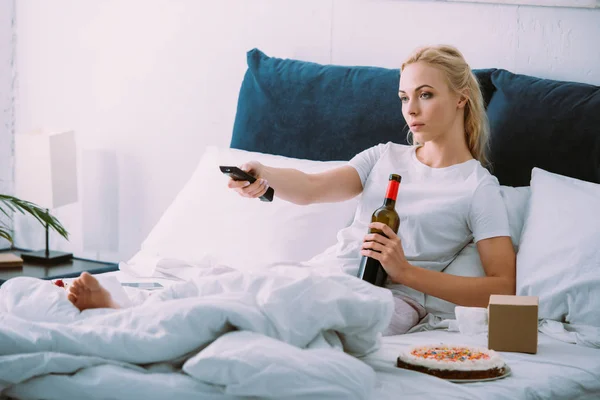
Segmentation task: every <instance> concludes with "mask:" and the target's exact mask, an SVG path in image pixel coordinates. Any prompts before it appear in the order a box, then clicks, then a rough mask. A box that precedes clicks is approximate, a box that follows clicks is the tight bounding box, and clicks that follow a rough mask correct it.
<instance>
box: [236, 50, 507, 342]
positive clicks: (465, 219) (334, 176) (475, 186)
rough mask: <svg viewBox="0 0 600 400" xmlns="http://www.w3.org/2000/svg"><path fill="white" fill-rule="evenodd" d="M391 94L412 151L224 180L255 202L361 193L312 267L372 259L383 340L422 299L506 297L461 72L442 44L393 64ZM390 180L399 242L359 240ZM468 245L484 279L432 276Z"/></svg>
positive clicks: (476, 123)
mask: <svg viewBox="0 0 600 400" xmlns="http://www.w3.org/2000/svg"><path fill="white" fill-rule="evenodd" d="M398 96H399V97H400V101H401V103H402V114H403V116H404V119H405V120H406V123H407V124H408V126H409V128H410V131H409V142H411V143H413V145H412V146H405V145H399V144H394V143H391V142H390V143H386V144H380V145H377V146H375V147H372V148H370V149H367V150H365V151H363V152H361V153H360V154H358V155H356V156H355V157H354V158H353V159H352V160H350V162H349V163H348V165H347V166H343V167H340V168H337V169H333V170H330V171H327V172H324V173H320V174H312V175H309V174H305V173H302V172H300V171H296V170H290V169H278V168H272V167H268V166H265V165H261V164H260V163H257V162H250V163H248V164H246V165H245V166H243V167H242V168H244V169H246V170H247V171H249V172H250V173H251V174H253V175H255V176H258V177H259V178H260V179H258V180H257V181H256V182H255V183H253V184H251V185H249V184H248V183H247V182H239V181H237V182H236V181H233V180H231V181H230V182H229V187H231V188H233V189H235V190H237V191H238V192H239V193H240V194H241V195H242V196H246V197H259V196H261V195H263V194H264V193H265V191H266V189H267V188H268V187H269V185H270V186H272V187H273V188H274V189H275V193H276V195H277V196H278V197H280V198H282V199H285V200H288V201H291V202H293V203H297V204H311V203H319V202H335V201H342V200H346V199H349V198H352V197H354V196H357V195H359V194H362V197H361V201H360V205H359V208H358V211H357V214H356V217H355V220H354V222H353V223H352V225H351V226H350V227H348V228H346V229H344V230H343V231H341V232H340V234H339V235H338V239H339V241H338V244H337V245H336V246H334V247H333V248H331V249H329V250H328V251H326V252H325V253H324V254H322V255H320V256H317V257H316V258H315V259H313V260H312V261H311V262H313V263H322V264H328V265H332V264H337V265H338V266H339V267H340V268H342V269H344V270H345V271H347V272H348V273H351V274H356V272H357V269H358V261H357V260H358V259H359V258H360V256H369V257H372V258H375V259H377V260H379V261H380V262H381V264H382V265H383V267H384V269H385V270H386V272H387V273H388V276H389V284H388V285H387V287H388V288H389V289H390V290H392V292H393V293H394V298H395V302H396V313H395V315H394V317H393V318H392V322H391V324H390V327H389V328H388V330H387V332H385V334H390V335H391V334H401V333H405V332H406V331H408V330H409V329H410V328H411V327H412V326H414V325H415V324H417V322H418V321H419V319H421V318H422V317H423V316H424V315H425V314H426V311H425V309H424V307H423V303H424V294H428V295H431V296H435V297H439V298H442V299H444V300H447V301H450V302H452V303H455V304H457V305H463V306H473V307H486V306H487V304H488V301H489V297H490V294H514V293H515V262H516V261H515V260H516V257H515V253H514V250H513V246H512V243H511V239H510V233H509V226H508V217H507V214H506V209H505V206H504V203H503V201H502V198H501V195H500V187H499V184H498V180H497V179H496V178H495V177H494V176H492V175H491V174H490V172H489V171H488V170H487V169H486V168H484V166H487V164H488V160H487V158H486V148H487V142H488V137H489V127H488V121H487V117H486V114H485V110H484V104H483V98H482V94H481V90H480V88H479V85H478V83H477V80H476V78H475V76H474V75H473V73H472V72H471V69H470V67H469V65H468V64H467V62H466V61H465V59H464V57H463V56H462V54H461V53H460V52H459V51H458V50H457V49H456V48H454V47H451V46H433V47H425V48H422V49H419V50H417V51H416V52H414V53H413V54H412V55H411V56H410V57H409V58H408V59H407V60H406V61H405V62H404V64H402V68H401V75H400V87H399V91H398ZM366 134H368V133H366ZM391 173H397V174H400V175H401V176H402V183H401V185H400V190H399V193H398V200H397V202H396V211H397V212H398V214H399V215H400V221H401V222H400V229H399V231H398V234H397V235H396V234H395V233H394V232H393V231H392V230H391V229H389V228H388V227H387V226H386V225H384V224H379V223H374V225H371V226H372V227H374V228H377V229H381V230H383V232H384V233H385V234H386V236H387V237H388V238H385V237H384V236H382V235H378V234H366V233H367V231H368V229H369V224H370V220H371V213H372V212H373V211H374V210H375V209H376V208H378V207H379V206H380V205H381V202H382V195H383V194H384V193H385V188H386V185H387V183H388V176H389V174H391ZM365 235H366V236H365ZM472 241H475V242H476V244H477V249H478V251H479V255H480V257H481V261H482V264H483V267H484V270H485V274H486V276H485V277H478V278H472V277H460V276H454V275H448V274H444V273H443V272H441V271H442V270H443V269H444V268H445V267H446V266H447V265H448V264H449V263H450V262H452V260H454V258H455V257H456V255H457V254H458V252H459V251H460V250H461V249H463V248H464V247H465V246H466V245H467V244H469V243H470V242H472Z"/></svg>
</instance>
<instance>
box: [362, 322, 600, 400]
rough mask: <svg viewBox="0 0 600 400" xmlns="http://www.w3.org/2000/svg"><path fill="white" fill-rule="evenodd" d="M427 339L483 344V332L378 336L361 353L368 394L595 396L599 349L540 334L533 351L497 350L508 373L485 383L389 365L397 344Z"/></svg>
mask: <svg viewBox="0 0 600 400" xmlns="http://www.w3.org/2000/svg"><path fill="white" fill-rule="evenodd" d="M428 343H446V344H465V345H477V346H483V347H487V336H486V335H485V334H480V335H474V336H469V335H464V334H461V333H458V332H448V331H445V330H437V331H427V332H419V333H411V334H408V335H400V336H393V337H385V338H383V344H382V347H381V348H380V349H379V350H378V351H377V352H375V353H372V354H370V355H368V356H366V357H364V358H361V359H362V360H363V361H365V362H366V363H367V364H369V365H371V366H372V367H373V368H374V369H375V370H376V371H377V384H376V390H375V392H374V393H373V395H372V399H374V400H375V399H376V400H387V399H390V400H392V399H394V400H397V399H400V398H402V399H482V400H497V399H507V400H508V399H510V400H516V399H552V400H561V399H564V400H574V399H590V400H591V399H595V400H597V399H600V349H592V348H588V347H583V346H577V345H574V344H569V343H565V342H562V341H559V340H556V339H552V338H550V337H548V336H546V335H544V334H541V333H540V334H539V339H538V353H537V354H523V353H510V352H501V353H500V354H502V356H503V358H504V359H505V360H506V362H507V363H508V365H509V366H510V368H511V370H512V374H511V376H508V377H506V378H504V379H499V380H496V381H491V382H479V383H463V384H456V383H451V382H447V381H444V380H442V379H438V378H435V377H432V376H429V375H426V374H422V373H419V372H414V371H408V370H404V369H400V368H396V367H395V363H396V357H397V355H398V354H399V352H400V351H401V350H402V349H405V348H406V347H408V346H412V345H416V344H428Z"/></svg>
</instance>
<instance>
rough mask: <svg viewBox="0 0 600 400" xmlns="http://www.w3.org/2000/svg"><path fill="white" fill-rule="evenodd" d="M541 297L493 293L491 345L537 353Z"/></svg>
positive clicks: (490, 306) (496, 348)
mask: <svg viewBox="0 0 600 400" xmlns="http://www.w3.org/2000/svg"><path fill="white" fill-rule="evenodd" d="M537 329H538V298H537V297H536V296H506V295H497V294H493V295H491V296H490V303H489V305H488V348H490V349H492V350H497V351H515V352H520V353H532V354H535V353H537V343H538V330H537Z"/></svg>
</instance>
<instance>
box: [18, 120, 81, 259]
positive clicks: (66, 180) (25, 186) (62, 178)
mask: <svg viewBox="0 0 600 400" xmlns="http://www.w3.org/2000/svg"><path fill="white" fill-rule="evenodd" d="M76 161H77V159H76V146H75V132H73V131H69V132H61V133H45V132H35V133H30V134H17V135H15V192H16V196H17V197H19V198H20V199H23V200H27V201H30V202H32V203H35V204H37V205H38V206H40V207H42V208H45V209H46V210H47V211H48V212H49V210H50V209H55V208H58V207H61V206H64V205H67V204H71V203H75V202H77V162H76ZM45 228H46V248H45V250H40V251H35V252H28V253H23V254H21V258H23V260H24V261H30V262H35V263H39V264H45V265H51V264H58V263H62V262H65V261H69V260H70V259H71V258H72V257H73V254H72V253H65V252H61V251H53V250H50V249H49V233H50V232H49V229H48V225H46V226H45Z"/></svg>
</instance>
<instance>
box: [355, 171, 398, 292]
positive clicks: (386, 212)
mask: <svg viewBox="0 0 600 400" xmlns="http://www.w3.org/2000/svg"><path fill="white" fill-rule="evenodd" d="M401 180H402V177H401V176H400V175H396V174H391V175H390V182H389V183H388V187H387V192H386V194H385V200H384V201H383V205H382V206H381V207H379V208H378V209H377V210H375V212H374V213H373V215H372V216H371V222H382V223H384V224H386V225H387V226H389V227H390V228H392V230H393V231H394V233H398V228H399V227H400V217H399V216H398V213H397V212H396V210H395V208H394V207H395V206H396V198H397V197H398V187H399V186H400V181H401ZM369 233H379V234H380V235H383V236H386V235H385V234H384V233H383V232H382V231H380V230H379V229H374V228H371V229H369ZM386 237H387V236H386ZM357 276H358V277H359V278H360V279H362V280H364V281H367V282H370V283H372V284H373V285H376V286H383V285H384V284H385V281H386V279H387V273H386V272H385V270H384V269H383V267H382V266H381V263H380V262H379V261H377V260H376V259H374V258H371V257H366V256H363V258H362V259H361V260H360V267H359V268H358V275H357Z"/></svg>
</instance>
